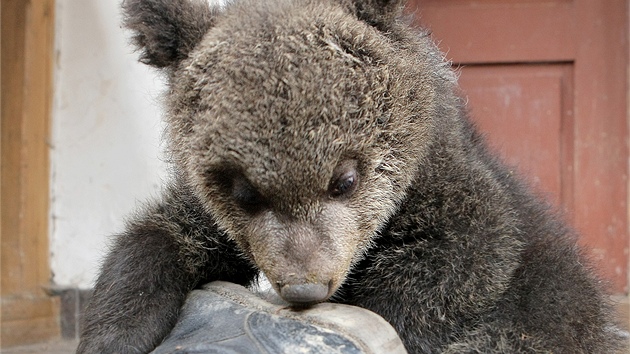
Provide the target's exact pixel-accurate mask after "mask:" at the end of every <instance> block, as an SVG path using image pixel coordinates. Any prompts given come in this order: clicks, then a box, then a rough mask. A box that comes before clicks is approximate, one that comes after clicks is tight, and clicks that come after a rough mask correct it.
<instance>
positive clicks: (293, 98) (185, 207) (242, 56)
mask: <svg viewBox="0 0 630 354" xmlns="http://www.w3.org/2000/svg"><path fill="white" fill-rule="evenodd" d="M124 9H125V14H126V25H127V26H128V27H129V28H131V29H132V30H133V31H134V42H135V44H136V45H137V46H138V47H139V49H140V50H141V51H142V53H141V59H142V61H143V62H145V63H147V64H150V65H153V66H155V67H159V68H163V69H164V70H165V73H166V75H167V76H168V78H169V83H170V88H169V92H168V93H167V95H166V97H165V99H166V102H167V126H168V130H167V138H168V141H169V144H170V145H169V148H170V152H171V155H172V162H173V166H174V170H175V172H174V179H173V182H172V183H171V185H170V186H169V187H168V188H167V190H166V191H165V194H164V197H163V198H162V200H161V201H159V202H157V203H155V204H153V205H152V206H150V207H148V208H147V209H146V210H144V211H143V212H142V213H141V214H139V215H138V216H137V217H136V218H135V219H134V220H133V221H132V222H131V223H130V225H129V227H128V229H127V230H126V231H125V232H124V233H123V234H121V235H120V236H119V237H118V238H117V240H116V242H115V244H114V245H113V248H112V250H111V252H110V255H109V256H108V258H107V260H106V261H105V264H104V266H103V270H102V273H101V276H100V277H99V280H98V281H97V284H96V288H95V294H94V300H93V301H92V304H91V305H90V308H89V309H88V313H87V315H86V319H85V329H84V332H83V335H82V340H81V344H80V348H79V352H81V353H92V352H94V353H96V352H99V353H101V352H146V351H149V350H151V349H152V348H153V347H154V346H155V345H157V344H158V343H159V341H160V340H161V339H162V338H163V337H164V336H165V335H166V334H167V333H168V331H169V330H170V328H171V327H172V325H173V323H174V320H175V318H176V316H177V313H178V310H179V307H180V306H181V304H182V302H183V300H184V298H185V296H186V293H187V292H188V291H190V290H191V289H193V288H194V287H196V286H198V285H199V284H202V283H204V282H207V281H212V280H228V281H233V282H236V283H240V284H249V283H251V282H252V281H253V280H254V279H255V277H256V273H257V272H258V270H261V271H262V272H264V273H265V275H266V276H267V277H268V278H269V279H270V281H271V284H272V286H273V287H274V288H275V289H276V291H278V293H279V294H280V295H281V296H283V297H285V299H287V300H288V301H290V302H294V303H296V304H300V305H305V304H306V305H308V304H309V303H312V302H317V301H323V300H326V299H328V298H332V299H333V300H334V301H338V302H343V303H349V304H355V305H358V306H362V307H365V308H368V309H371V310H373V311H375V312H377V313H379V314H380V315H381V316H383V317H384V318H385V319H387V320H388V321H389V322H390V323H392V325H393V326H394V327H395V328H396V329H397V330H398V332H399V334H400V336H401V338H402V339H403V341H404V343H405V345H406V347H407V349H408V351H409V352H410V353H438V352H453V353H455V352H458V353H459V352H471V353H473V352H480V353H481V352H483V353H491V352H496V353H505V352H545V351H549V352H558V353H560V352H563V353H564V352H566V353H580V352H582V353H608V352H610V351H612V350H614V349H615V348H618V343H619V341H618V340H617V339H616V338H615V336H614V335H613V333H612V328H613V326H612V324H611V322H610V312H609V309H608V307H607V305H606V303H605V301H604V295H603V293H602V292H601V289H600V288H599V280H598V279H596V277H594V276H593V275H592V273H591V272H590V271H589V270H588V269H587V268H586V267H585V266H583V265H582V264H583V263H584V261H583V257H582V256H581V255H580V251H579V250H578V249H577V248H576V246H575V241H574V237H573V235H572V232H571V231H570V229H568V228H567V227H565V226H564V225H563V223H562V222H561V221H558V219H557V217H556V216H555V215H554V214H553V213H552V212H549V211H548V210H547V207H546V206H545V204H544V203H543V202H541V201H540V200H538V199H536V198H535V197H533V196H532V195H531V194H530V193H529V192H527V190H526V188H525V187H524V186H523V185H522V184H521V183H520V182H518V181H517V180H516V179H515V177H514V176H513V175H512V173H511V172H509V170H508V169H507V168H505V167H504V166H503V165H502V163H501V162H499V161H498V160H497V159H495V158H494V157H493V155H492V154H490V153H488V151H487V150H486V148H485V143H484V142H483V139H482V138H481V137H480V136H479V134H477V132H476V131H475V128H474V127H473V126H472V125H471V124H470V123H469V122H468V120H467V118H466V114H465V110H464V108H463V106H462V102H461V100H460V99H459V98H458V96H457V95H456V91H457V87H456V79H455V75H454V73H453V72H452V71H451V69H450V66H449V64H448V63H447V62H445V61H444V60H443V57H442V54H441V53H440V52H439V51H438V50H437V48H436V46H435V45H434V44H433V43H432V42H431V40H430V39H429V37H428V35H427V34H426V33H425V32H418V31H416V30H414V29H412V28H410V27H408V26H407V25H405V24H404V23H402V22H400V21H399V20H398V19H397V18H398V17H399V15H400V11H401V9H402V1H387V0H366V1H359V0H336V1H335V0H292V1H291V0H266V1H261V0H259V1H254V0H242V1H238V2H233V3H230V4H229V5H228V6H226V7H225V9H219V8H209V7H206V6H205V5H203V4H202V3H201V2H196V1H194V0H190V1H187V0H176V1H166V0H128V1H126V2H125V4H124ZM209 320H211V319H209ZM148 324H150V325H148Z"/></svg>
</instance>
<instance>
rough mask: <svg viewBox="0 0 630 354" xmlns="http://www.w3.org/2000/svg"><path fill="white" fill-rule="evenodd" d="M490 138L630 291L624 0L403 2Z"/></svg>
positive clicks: (617, 285) (618, 285)
mask: <svg viewBox="0 0 630 354" xmlns="http://www.w3.org/2000/svg"><path fill="white" fill-rule="evenodd" d="M407 10H408V12H409V13H413V14H415V16H414V18H415V20H416V23H417V24H418V25H421V26H424V27H428V28H430V29H431V31H432V35H433V37H434V39H435V40H436V41H437V42H438V43H439V46H440V49H441V50H442V51H443V52H445V53H446V55H447V58H448V59H450V60H452V61H453V63H454V64H453V65H454V66H455V67H457V68H461V69H460V70H461V77H460V84H461V87H462V90H463V91H462V95H464V96H465V97H467V98H468V109H469V111H470V112H471V116H472V119H473V120H474V121H475V122H476V123H477V124H478V126H479V127H480V129H481V130H482V131H483V132H484V133H485V134H486V135H487V139H488V141H489V142H490V145H491V146H492V147H494V148H495V149H496V150H498V151H499V152H500V153H501V155H502V156H503V157H504V159H505V160H506V161H507V162H508V163H509V164H514V165H517V166H518V167H517V168H518V170H519V171H521V172H522V173H523V174H525V175H526V176H528V179H529V181H530V182H531V184H533V185H534V187H535V189H536V190H537V191H538V192H539V193H541V194H543V195H547V196H548V197H549V199H550V200H551V201H552V202H553V203H554V204H556V205H558V206H559V207H560V208H561V209H562V210H563V211H564V212H565V214H566V215H567V218H568V219H570V220H571V221H572V222H573V224H574V226H575V227H576V229H577V230H578V231H579V232H580V233H581V235H582V236H581V238H580V242H581V243H582V244H583V245H585V246H586V248H587V249H588V250H590V253H591V255H593V256H594V257H593V258H594V259H595V260H596V261H597V266H598V268H599V269H600V270H601V272H602V273H603V275H604V276H606V277H607V278H609V279H611V280H612V283H613V284H612V286H613V290H614V291H616V292H619V293H621V292H623V293H626V292H627V290H628V248H629V247H628V243H629V242H628V241H629V238H628V205H627V198H628V109H627V107H628V106H627V100H628V97H627V93H628V83H627V78H628V13H629V12H628V1H627V0H606V1H593V0H513V1H501V0H409V1H408V5H407Z"/></svg>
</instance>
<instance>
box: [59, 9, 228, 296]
mask: <svg viewBox="0 0 630 354" xmlns="http://www.w3.org/2000/svg"><path fill="white" fill-rule="evenodd" d="M206 1H208V2H209V3H223V2H224V1H222V0H206ZM120 2H121V0H107V1H103V0H57V2H56V3H57V8H56V28H55V30H56V32H55V37H56V51H57V59H56V68H55V86H54V92H55V100H54V104H53V121H52V138H51V140H52V141H51V165H52V166H51V204H50V205H51V216H50V217H51V220H50V251H51V257H50V262H51V267H52V271H53V283H54V284H56V285H58V286H60V287H79V288H90V287H92V286H93V282H94V280H95V277H96V274H97V272H98V267H99V265H100V262H101V261H102V259H103V258H104V256H105V254H106V252H107V245H108V243H109V242H110V240H111V235H112V234H115V233H117V232H120V231H122V230H123V227H124V221H125V218H126V217H127V216H128V215H130V214H131V213H132V212H133V211H134V210H135V209H136V208H137V207H138V206H140V205H142V203H144V201H145V200H147V199H148V198H155V197H157V196H158V195H159V192H160V190H161V188H162V186H163V182H164V181H165V180H167V179H168V175H167V173H166V172H167V166H166V164H165V163H164V162H163V160H164V155H163V153H162V151H163V148H164V145H163V143H161V140H160V138H161V134H162V130H163V126H162V116H161V108H160V104H159V101H160V95H161V93H162V91H163V90H164V89H165V87H164V83H163V81H162V80H161V78H160V76H159V73H158V72H157V71H156V70H153V69H151V68H148V67H147V66H144V65H142V64H140V63H138V62H137V55H136V54H137V53H134V52H133V48H132V47H131V46H130V45H129V35H130V33H129V32H127V31H125V30H123V29H122V28H121V16H120Z"/></svg>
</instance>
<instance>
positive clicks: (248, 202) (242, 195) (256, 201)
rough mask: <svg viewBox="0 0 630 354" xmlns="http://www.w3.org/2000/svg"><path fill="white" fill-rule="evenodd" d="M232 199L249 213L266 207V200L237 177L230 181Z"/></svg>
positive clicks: (243, 179) (242, 179) (244, 180)
mask: <svg viewBox="0 0 630 354" xmlns="http://www.w3.org/2000/svg"><path fill="white" fill-rule="evenodd" d="M232 198H234V201H236V203H237V204H238V205H239V206H240V207H242V208H243V209H245V211H247V212H250V213H256V212H258V211H260V210H262V209H263V208H265V207H266V205H267V200H266V199H265V197H264V196H263V195H262V194H260V192H258V191H257V190H256V188H254V187H253V186H252V185H251V184H250V183H249V182H248V181H247V180H246V179H245V178H241V177H237V178H235V179H234V180H233V181H232Z"/></svg>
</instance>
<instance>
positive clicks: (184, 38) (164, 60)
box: [122, 0, 219, 68]
mask: <svg viewBox="0 0 630 354" xmlns="http://www.w3.org/2000/svg"><path fill="white" fill-rule="evenodd" d="M122 8H123V18H124V20H123V24H124V26H125V27H127V28H129V29H131V30H132V31H133V37H132V41H133V44H134V45H135V46H136V47H137V48H138V49H139V50H140V51H141V54H140V61H141V62H142V63H144V64H147V65H151V66H154V67H156V68H169V67H171V68H172V67H174V66H176V65H177V64H178V63H179V62H180V61H181V60H183V59H185V58H186V57H187V56H188V54H189V53H190V51H191V50H193V48H195V46H196V45H197V44H198V43H199V42H200V41H201V39H202V38H203V36H204V35H205V34H206V32H207V31H208V30H209V29H210V28H211V27H212V26H213V25H214V21H215V18H216V17H217V15H218V12H219V9H218V7H211V6H210V5H209V4H208V2H207V1H205V0H125V1H124V2H123V4H122Z"/></svg>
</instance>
